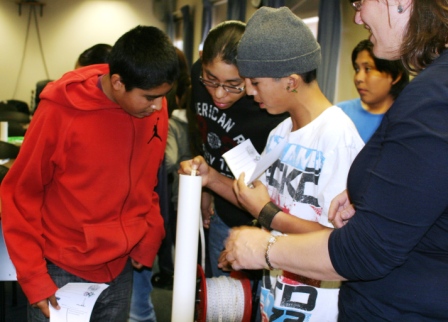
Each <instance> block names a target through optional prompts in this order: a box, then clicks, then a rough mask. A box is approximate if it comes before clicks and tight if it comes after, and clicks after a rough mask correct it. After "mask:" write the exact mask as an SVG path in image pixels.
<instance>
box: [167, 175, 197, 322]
mask: <svg viewBox="0 0 448 322" xmlns="http://www.w3.org/2000/svg"><path fill="white" fill-rule="evenodd" d="M201 190H202V178H201V177H199V176H187V175H179V199H178V203H177V232H176V246H175V248H174V250H175V256H174V285H173V306H172V310H171V321H176V322H192V321H194V309H195V298H196V271H197V261H198V239H199V218H200V216H201V213H200V210H201Z"/></svg>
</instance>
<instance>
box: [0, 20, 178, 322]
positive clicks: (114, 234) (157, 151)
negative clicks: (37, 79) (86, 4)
mask: <svg viewBox="0 0 448 322" xmlns="http://www.w3.org/2000/svg"><path fill="white" fill-rule="evenodd" d="M177 76H178V62H177V55H176V51H175V49H174V47H173V45H172V44H171V41H170V40H169V38H168V37H167V36H166V35H165V34H164V33H163V32H162V31H160V30H159V29H157V28H155V27H145V26H138V27H136V28H134V29H132V30H130V31H129V32H127V33H125V34H124V35H123V36H122V37H120V39H118V41H117V42H116V43H115V45H114V46H113V48H112V51H111V53H110V57H109V63H108V64H104V65H91V66H87V67H84V68H81V69H77V70H74V71H71V72H68V73H66V74H65V75H64V76H62V78H61V79H59V80H57V81H55V82H52V83H50V84H48V85H47V86H46V87H45V89H44V91H43V92H42V94H41V97H40V98H41V101H40V106H39V109H38V110H37V112H36V114H35V115H34V117H33V120H32V122H31V124H30V127H29V129H28V130H27V133H26V137H25V140H24V142H23V145H22V147H21V151H20V154H19V156H18V158H17V159H16V161H15V163H14V165H13V166H12V168H11V169H10V171H9V173H8V175H7V176H6V177H5V179H4V181H3V182H2V187H1V197H2V211H3V214H2V215H3V218H2V225H3V230H4V236H5V240H6V244H7V248H8V252H9V255H10V257H11V259H12V261H13V263H14V265H15V267H16V270H17V278H18V281H19V283H20V285H21V287H22V289H23V291H24V292H25V294H26V296H27V298H28V300H29V303H30V308H29V310H28V312H29V313H28V321H48V320H47V319H46V318H48V316H49V307H48V305H49V304H48V302H50V304H51V305H52V306H53V307H56V308H57V307H58V304H57V300H56V298H55V292H56V290H57V289H58V288H60V287H62V286H63V285H65V284H66V283H68V282H97V283H108V284H109V287H108V288H107V289H106V290H105V291H104V292H103V293H101V295H100V297H99V298H98V301H97V303H96V305H95V308H94V310H93V313H92V316H91V319H92V321H126V320H127V315H128V312H129V302H130V296H131V289H132V266H134V267H135V268H141V267H143V266H146V267H151V266H152V262H153V260H154V257H155V256H156V254H157V250H158V248H159V245H160V243H161V240H162V238H163V237H164V229H163V220H162V217H161V215H160V209H159V203H158V196H157V194H156V193H155V192H154V187H155V185H156V184H157V171H158V168H159V165H160V164H161V162H162V159H163V156H164V151H165V143H166V138H167V129H168V117H167V107H166V100H165V98H164V96H165V95H166V94H167V93H168V92H169V91H170V89H171V86H172V84H173V82H174V80H175V79H176V78H177Z"/></svg>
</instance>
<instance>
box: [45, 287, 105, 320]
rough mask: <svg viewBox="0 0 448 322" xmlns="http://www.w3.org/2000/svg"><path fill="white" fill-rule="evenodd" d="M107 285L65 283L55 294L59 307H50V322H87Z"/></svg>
mask: <svg viewBox="0 0 448 322" xmlns="http://www.w3.org/2000/svg"><path fill="white" fill-rule="evenodd" d="M108 287H109V285H107V284H97V283H67V284H65V285H64V286H63V287H61V288H60V289H59V290H57V292H56V299H57V300H58V304H59V306H60V307H61V309H60V310H56V309H55V308H53V307H52V306H51V305H49V307H50V322H89V321H90V315H91V314H92V310H93V306H94V305H95V302H96V300H97V299H98V296H99V295H100V294H101V292H102V291H104V290H105V289H106V288H108Z"/></svg>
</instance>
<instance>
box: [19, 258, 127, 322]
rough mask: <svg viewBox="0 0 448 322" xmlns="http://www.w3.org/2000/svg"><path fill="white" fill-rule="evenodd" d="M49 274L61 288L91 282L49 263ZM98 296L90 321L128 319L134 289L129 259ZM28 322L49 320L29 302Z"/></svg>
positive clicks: (121, 320) (121, 321)
mask: <svg viewBox="0 0 448 322" xmlns="http://www.w3.org/2000/svg"><path fill="white" fill-rule="evenodd" d="M47 269H48V274H50V276H51V278H52V279H53V281H54V282H55V284H56V285H57V286H58V287H59V288H60V287H62V286H64V285H65V284H67V283H73V282H75V283H76V282H78V283H86V282H91V281H88V280H85V279H83V278H80V277H78V276H76V275H73V274H71V273H69V272H67V271H65V270H63V269H62V268H60V267H58V266H56V265H54V264H52V263H47ZM107 284H108V285H109V287H108V288H106V289H105V290H104V291H103V292H102V293H101V294H100V296H99V297H98V299H97V301H96V303H95V306H94V308H93V311H92V315H91V317H90V321H98V322H99V321H114V322H125V321H127V319H128V314H129V305H130V300H131V290H132V265H131V261H130V260H129V261H128V262H127V263H126V266H125V267H124V269H123V271H122V272H121V273H120V275H118V276H117V277H116V278H115V279H114V280H113V281H111V282H110V283H107ZM27 311H28V322H49V321H50V320H49V319H47V318H46V317H45V316H44V315H43V314H42V312H41V310H40V309H38V308H33V307H32V306H31V305H30V304H29V303H28V307H27Z"/></svg>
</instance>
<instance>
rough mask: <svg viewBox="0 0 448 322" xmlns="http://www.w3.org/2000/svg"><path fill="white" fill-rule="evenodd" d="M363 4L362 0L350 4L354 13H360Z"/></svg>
mask: <svg viewBox="0 0 448 322" xmlns="http://www.w3.org/2000/svg"><path fill="white" fill-rule="evenodd" d="M363 2H364V0H361V1H353V2H352V6H353V8H355V10H356V11H360V10H361V7H362V4H363Z"/></svg>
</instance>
